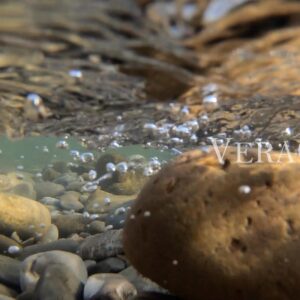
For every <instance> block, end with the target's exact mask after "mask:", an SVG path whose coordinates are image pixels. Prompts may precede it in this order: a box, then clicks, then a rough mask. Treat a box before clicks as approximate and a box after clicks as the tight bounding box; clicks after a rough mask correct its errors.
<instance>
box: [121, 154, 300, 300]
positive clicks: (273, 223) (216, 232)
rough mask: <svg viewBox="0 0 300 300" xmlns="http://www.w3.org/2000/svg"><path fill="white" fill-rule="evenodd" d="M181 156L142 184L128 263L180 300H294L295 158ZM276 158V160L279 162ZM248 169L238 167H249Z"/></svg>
mask: <svg viewBox="0 0 300 300" xmlns="http://www.w3.org/2000/svg"><path fill="white" fill-rule="evenodd" d="M292 157H293V158H294V161H295V163H288V160H287V158H288V157H286V156H285V158H284V159H281V163H278V159H279V158H280V154H279V153H274V154H273V155H272V157H271V158H272V159H273V163H269V162H267V161H266V159H265V157H264V158H263V159H262V161H261V162H260V163H257V162H258V156H257V153H255V152H250V153H248V154H243V155H242V162H244V163H237V162H236V159H237V157H236V149H227V152H226V153H225V158H224V160H223V163H220V162H219V160H218V159H217V156H216V154H215V152H214V151H210V152H209V153H205V152H200V151H194V152H189V153H186V154H184V155H183V156H181V157H179V158H178V159H176V160H175V161H174V162H173V163H171V164H169V165H168V166H167V167H165V168H164V169H163V170H162V171H161V172H160V173H159V174H158V175H156V176H154V177H153V178H151V179H150V181H149V182H148V184H146V186H145V187H144V189H143V190H142V192H141V193H140V195H139V197H138V200H137V202H136V203H135V204H134V205H133V207H132V210H131V215H130V216H129V217H128V219H127V221H126V225H125V229H124V248H125V253H126V255H127V256H128V258H129V260H130V261H131V262H132V263H133V265H134V266H135V267H136V268H137V270H138V271H139V272H141V273H142V274H143V275H144V276H147V277H149V278H150V279H152V280H154V281H156V282H157V283H159V284H160V285H161V286H163V287H165V288H166V289H168V290H169V291H171V292H173V293H174V294H176V295H178V296H181V297H183V298H184V299H189V300H190V299H195V300H196V299H199V297H200V296H201V298H203V299H206V300H215V299H224V300H235V299H237V300H240V299H244V300H250V299H257V300H262V299H263V300H265V299H272V300H274V299H289V300H296V299H298V298H299V297H300V289H299V285H298V281H299V280H300V271H299V270H300V263H299V261H300V260H299V250H300V239H299V238H300V200H299V182H298V178H299V175H300V164H299V158H298V157H297V156H296V155H295V156H294V155H293V156H292ZM281 158H282V157H281ZM251 159H252V160H253V162H252V163H245V162H248V161H250V160H251Z"/></svg>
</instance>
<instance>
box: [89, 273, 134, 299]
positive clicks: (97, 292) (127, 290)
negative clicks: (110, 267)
mask: <svg viewBox="0 0 300 300" xmlns="http://www.w3.org/2000/svg"><path fill="white" fill-rule="evenodd" d="M136 294H137V291H136V289H135V287H134V286H133V285H132V284H131V283H130V282H129V281H128V280H127V279H126V278H125V277H124V276H122V275H119V274H109V273H103V274H95V275H92V276H90V277H89V278H88V280H87V283H86V285H85V287H84V300H97V299H99V300H100V299H108V300H131V299H133V297H134V296H135V295H136Z"/></svg>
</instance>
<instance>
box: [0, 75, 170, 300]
mask: <svg viewBox="0 0 300 300" xmlns="http://www.w3.org/2000/svg"><path fill="white" fill-rule="evenodd" d="M73 75H74V76H75V75H76V74H73ZM76 76H77V75H76ZM32 97H33V96H32ZM56 148H57V149H60V150H61V151H64V152H66V153H69V156H70V162H66V161H55V160H54V161H53V162H52V163H51V164H49V165H47V166H45V167H44V168H43V169H41V170H36V171H35V173H31V172H27V170H26V169H25V170H24V167H23V168H19V167H18V168H17V170H16V171H11V172H6V173H2V174H0V210H1V211H0V298H1V299H37V300H39V299H40V300H45V299H49V300H51V299H52V300H53V299H78V300H81V299H84V300H92V299H93V300H96V299H111V300H126V299H128V300H129V299H144V298H142V297H144V296H145V295H146V294H147V293H148V296H147V297H150V298H149V299H158V298H157V297H164V295H166V291H165V290H163V289H162V288H161V287H159V286H157V285H156V284H155V283H153V282H151V281H150V280H148V279H145V278H144V277H142V276H141V275H140V274H139V273H138V272H137V271H136V270H135V269H134V268H133V267H132V266H131V265H130V263H129V262H128V260H127V258H126V257H125V255H124V249H123V241H122V236H123V226H124V221H125V218H126V216H127V215H128V214H129V213H130V209H131V205H132V203H133V202H134V200H135V198H136V193H137V192H138V191H139V189H140V188H141V186H142V185H143V183H144V182H145V181H146V180H147V179H148V176H151V175H153V174H155V173H157V172H158V171H159V170H160V169H161V167H162V165H163V163H164V162H163V161H161V160H160V159H159V158H158V157H151V158H150V159H146V158H145V157H144V156H142V155H138V154H137V155H131V156H129V157H128V158H127V157H124V156H121V155H120V154H118V153H113V152H112V153H108V154H102V155H100V157H98V156H97V155H96V154H95V153H93V152H82V151H78V150H75V149H70V145H69V142H68V139H67V138H64V139H61V140H59V141H58V142H57V143H56ZM45 149H48V150H47V151H50V150H49V148H48V147H46V146H45V147H43V146H40V147H39V150H40V151H45ZM47 153H48V152H47ZM20 159H22V158H20ZM111 190H113V192H112V191H111ZM144 216H145V218H148V217H150V212H145V214H144ZM152 293H154V295H156V296H154V295H152ZM62 295H63V298H60V297H62ZM159 295H160V296H159ZM147 299H148V298H147Z"/></svg>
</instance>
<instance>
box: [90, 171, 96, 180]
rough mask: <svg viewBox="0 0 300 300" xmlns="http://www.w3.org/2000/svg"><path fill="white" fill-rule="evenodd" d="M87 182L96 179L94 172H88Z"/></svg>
mask: <svg viewBox="0 0 300 300" xmlns="http://www.w3.org/2000/svg"><path fill="white" fill-rule="evenodd" d="M88 178H89V180H95V179H96V178H97V172H96V171H95V170H90V171H89V173H88Z"/></svg>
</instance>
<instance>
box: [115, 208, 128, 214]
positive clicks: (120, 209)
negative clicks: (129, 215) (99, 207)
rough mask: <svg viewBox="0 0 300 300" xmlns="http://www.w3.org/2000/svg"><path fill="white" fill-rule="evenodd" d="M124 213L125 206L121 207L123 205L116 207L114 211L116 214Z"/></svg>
mask: <svg viewBox="0 0 300 300" xmlns="http://www.w3.org/2000/svg"><path fill="white" fill-rule="evenodd" d="M125 213H126V208H125V207H123V206H121V207H119V208H117V209H116V211H115V214H116V215H123V214H125Z"/></svg>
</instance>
